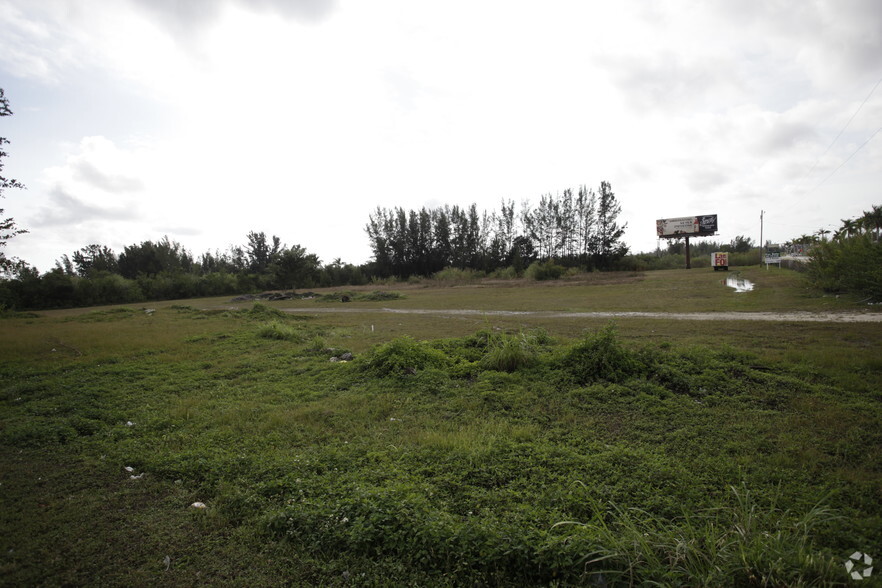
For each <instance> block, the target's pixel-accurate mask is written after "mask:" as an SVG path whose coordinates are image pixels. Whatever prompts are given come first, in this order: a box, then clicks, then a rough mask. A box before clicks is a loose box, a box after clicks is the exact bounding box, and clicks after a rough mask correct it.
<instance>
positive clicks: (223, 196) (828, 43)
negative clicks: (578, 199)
mask: <svg viewBox="0 0 882 588" xmlns="http://www.w3.org/2000/svg"><path fill="white" fill-rule="evenodd" d="M880 80H882V2H879V1H878V0H826V1H824V0H793V1H786V0H782V1H775V2H772V1H767V0H739V1H738V2H732V1H730V0H717V1H701V2H699V1H687V0H683V1H680V0H672V1H663V0H659V1H643V0H634V1H617V2H595V1H556V0H549V1H547V2H541V3H540V2H520V1H516V0H505V1H489V0H488V1H480V0H470V1H458V0H445V1H444V2H428V1H416V0H401V1H394V0H378V1H374V2H359V1H356V0H338V1H333V0H329V1H323V0H248V1H246V0H112V1H111V0H0V87H2V88H4V90H5V92H6V97H7V98H8V99H9V100H10V102H11V106H12V109H13V111H14V113H15V114H14V116H11V117H5V118H3V119H0V135H2V136H4V137H7V138H8V139H10V140H11V144H10V145H9V146H8V149H7V150H8V151H9V153H10V156H9V157H8V158H7V159H6V160H5V163H6V169H5V170H4V171H5V172H7V175H9V176H12V177H15V178H17V179H19V180H21V181H22V182H24V183H25V184H26V185H27V190H23V191H18V190H8V191H7V192H6V199H5V200H4V201H3V202H2V203H0V207H3V208H5V209H6V213H7V215H12V216H14V217H15V218H16V220H17V221H18V223H19V225H20V226H22V227H24V228H27V229H29V230H30V234H27V235H23V236H20V237H17V238H16V239H14V240H13V241H11V242H10V243H9V246H8V247H7V253H8V254H9V255H15V256H18V257H21V258H23V259H25V260H27V261H28V262H30V263H31V264H33V265H36V266H37V267H38V268H39V269H41V270H43V271H45V270H48V269H50V268H51V267H52V265H53V264H54V261H55V260H56V259H58V258H59V257H60V256H61V255H62V254H64V253H68V254H70V253H71V252H73V251H74V250H76V249H79V248H80V247H83V246H85V245H88V244H90V243H98V244H102V245H108V246H110V247H111V248H113V249H114V250H115V251H117V252H119V251H121V250H122V248H123V247H124V246H125V245H128V244H132V243H136V242H141V241H143V240H147V239H152V240H156V239H159V238H161V237H162V236H163V235H168V236H169V237H170V238H172V239H175V240H177V241H179V242H181V243H183V244H184V245H185V246H186V247H187V248H188V249H190V250H191V251H192V252H193V253H194V254H196V255H198V254H200V253H202V252H203V251H207V250H215V249H220V250H224V249H226V248H227V247H228V246H229V245H231V244H242V243H244V242H245V235H246V234H247V233H248V231H251V230H255V231H264V232H266V233H267V234H269V235H273V234H274V235H278V236H279V237H281V239H282V241H283V242H285V243H287V244H289V245H293V244H300V245H302V246H304V247H305V248H306V249H307V250H309V251H310V252H312V253H316V254H318V255H319V257H321V259H322V260H323V261H324V262H330V261H332V260H333V259H334V258H338V257H339V258H342V259H343V260H344V261H347V262H351V263H361V262H364V261H367V260H368V259H369V257H370V255H371V252H370V249H369V246H368V241H367V238H366V236H365V233H364V225H365V223H366V221H367V218H368V214H369V213H370V212H371V211H372V210H374V209H375V208H376V207H377V206H382V207H395V206H401V207H404V208H408V209H410V208H419V207H422V206H439V205H442V204H451V205H453V204H459V205H468V204H470V203H472V202H475V203H477V204H478V207H479V208H482V209H487V210H497V209H498V208H499V203H500V201H501V200H502V199H512V200H514V201H515V202H518V203H520V202H522V201H524V200H526V199H528V200H530V201H531V202H534V203H535V202H537V201H538V199H539V197H540V196H541V195H542V194H546V193H559V192H561V191H562V190H564V189H565V188H568V187H573V188H575V187H577V186H579V185H580V184H586V185H588V186H591V187H595V188H596V187H597V186H598V185H599V184H600V182H601V181H603V180H606V181H609V182H610V183H611V184H612V188H613V191H614V192H615V193H616V196H617V197H618V199H619V200H620V202H621V204H622V207H623V214H622V220H624V221H627V223H628V230H627V233H626V241H627V242H628V244H629V245H630V246H631V249H632V250H633V251H649V250H653V249H655V247H656V245H657V241H656V238H655V222H654V221H655V219H657V218H668V217H677V216H687V215H694V214H714V213H715V214H718V215H719V226H720V235H719V239H721V240H723V241H729V240H731V239H732V238H734V237H735V236H736V235H748V236H751V237H752V238H753V239H754V240H756V241H758V240H759V232H760V221H759V217H760V211H761V210H765V211H766V213H765V234H764V236H765V237H766V238H767V239H771V240H772V241H783V240H786V239H789V238H791V237H794V236H798V235H800V234H803V233H812V232H814V231H817V230H818V229H819V228H822V227H825V228H836V227H838V225H839V219H843V218H850V217H854V216H857V215H860V214H861V212H862V211H863V210H867V209H869V208H870V206H871V205H872V204H880V203H882V132H880V128H882V87H877V86H878V85H879V82H880Z"/></svg>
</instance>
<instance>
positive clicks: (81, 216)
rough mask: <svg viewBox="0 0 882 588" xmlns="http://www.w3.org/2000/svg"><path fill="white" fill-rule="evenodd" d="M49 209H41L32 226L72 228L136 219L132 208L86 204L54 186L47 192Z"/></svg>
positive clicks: (59, 187) (60, 187)
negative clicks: (87, 224) (89, 223)
mask: <svg viewBox="0 0 882 588" xmlns="http://www.w3.org/2000/svg"><path fill="white" fill-rule="evenodd" d="M49 200H50V207H48V208H43V209H42V210H41V211H40V212H39V213H38V214H37V216H36V217H35V218H34V220H33V224H34V226H40V227H52V226H59V225H65V226H73V225H77V224H80V223H84V222H89V221H121V220H132V219H134V218H137V213H136V211H135V210H134V209H132V208H119V207H114V208H108V207H101V206H95V205H93V204H87V203H85V202H83V201H82V200H80V199H78V198H77V197H76V196H74V195H72V194H70V193H69V192H67V190H65V189H64V188H63V187H62V186H61V185H58V184H56V185H55V186H54V187H53V188H52V190H50V192H49Z"/></svg>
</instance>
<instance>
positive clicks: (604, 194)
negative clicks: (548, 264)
mask: <svg viewBox="0 0 882 588" xmlns="http://www.w3.org/2000/svg"><path fill="white" fill-rule="evenodd" d="M620 213H621V204H619V202H618V200H617V199H616V196H615V194H614V193H613V191H612V186H611V185H610V184H609V182H601V184H600V188H599V190H598V191H597V192H595V191H594V190H592V189H590V188H588V187H586V186H580V187H579V188H578V189H576V190H573V189H569V188H568V189H566V190H564V191H563V193H561V194H559V195H552V194H545V195H543V196H541V197H540V199H539V202H538V204H537V205H536V206H531V205H530V203H529V202H528V201H525V202H523V203H522V204H521V206H520V208H519V209H518V208H517V207H516V206H515V203H514V201H512V200H508V201H506V200H503V201H502V203H501V206H500V209H499V210H494V211H490V212H487V211H482V212H480V213H479V212H478V208H477V205H475V204H472V205H470V206H467V207H459V206H449V205H445V206H442V207H438V208H432V209H429V208H425V207H423V208H421V209H419V210H413V209H411V210H405V209H404V208H400V207H396V208H392V209H386V208H381V207H377V209H376V210H375V211H374V212H373V213H371V214H370V215H369V218H368V223H367V225H366V226H365V231H366V233H367V235H368V239H369V240H370V245H371V250H372V252H373V267H372V270H373V272H372V273H374V274H376V275H379V276H383V277H389V276H396V277H399V278H406V277H408V276H414V275H418V276H427V275H431V274H433V273H435V272H438V271H440V270H442V269H444V268H448V267H452V268H457V269H472V270H478V271H482V272H493V271H495V270H498V269H501V268H508V267H511V268H513V270H514V271H515V272H516V273H517V274H521V273H523V271H524V269H525V268H526V267H527V266H528V265H530V264H531V263H533V262H536V261H549V260H554V261H555V262H557V263H560V264H562V265H564V266H577V267H582V268H583V269H586V270H591V269H613V268H614V267H615V265H616V262H617V261H618V260H620V259H621V258H622V257H624V255H625V254H626V253H627V251H628V248H627V246H626V245H625V244H624V243H623V242H622V235H623V234H624V231H625V228H626V226H627V225H626V224H625V225H621V224H619V220H618V217H619V214H620Z"/></svg>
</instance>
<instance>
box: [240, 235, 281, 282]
mask: <svg viewBox="0 0 882 588" xmlns="http://www.w3.org/2000/svg"><path fill="white" fill-rule="evenodd" d="M281 250H282V242H281V239H279V238H278V237H276V236H275V235H273V237H272V242H270V241H268V240H267V238H266V233H264V232H263V231H261V232H259V233H255V232H254V231H251V232H250V233H248V243H247V244H246V245H245V252H246V255H247V256H248V269H249V270H250V271H252V272H254V273H256V274H262V273H265V272H266V271H267V269H268V268H269V266H270V264H272V263H273V262H274V261H276V259H277V258H278V256H279V253H280V252H281Z"/></svg>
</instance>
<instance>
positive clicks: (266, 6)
mask: <svg viewBox="0 0 882 588" xmlns="http://www.w3.org/2000/svg"><path fill="white" fill-rule="evenodd" d="M133 2H134V3H135V4H136V5H138V6H140V7H141V8H143V9H144V10H145V12H146V13H147V14H150V15H151V16H153V17H154V18H156V19H158V20H159V21H160V22H161V23H162V24H163V25H164V26H166V27H168V28H169V29H170V31H171V32H172V33H173V34H174V36H175V37H176V38H178V39H186V38H187V37H188V36H191V35H193V34H194V33H199V32H201V31H202V29H203V28H205V27H208V26H210V25H211V24H213V23H214V22H215V21H216V20H217V19H218V18H219V17H220V14H221V12H222V10H223V8H224V2H222V1H220V0H133ZM227 3H228V4H233V5H237V6H239V7H241V8H244V9H247V10H251V11H255V12H270V13H274V14H278V15H280V16H282V17H284V18H290V19H294V20H299V21H301V22H307V23H318V22H321V21H322V20H324V19H326V18H328V17H329V16H330V15H331V13H332V12H333V11H334V9H335V8H336V4H337V2H336V0H227Z"/></svg>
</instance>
